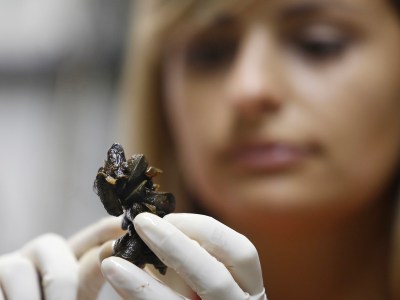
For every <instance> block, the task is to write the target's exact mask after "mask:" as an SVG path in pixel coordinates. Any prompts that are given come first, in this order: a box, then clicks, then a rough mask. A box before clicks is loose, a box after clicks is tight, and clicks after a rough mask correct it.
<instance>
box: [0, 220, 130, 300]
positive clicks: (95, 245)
mask: <svg viewBox="0 0 400 300" xmlns="http://www.w3.org/2000/svg"><path fill="white" fill-rule="evenodd" d="M124 233H125V232H124V231H123V230H122V229H121V218H115V217H106V218H103V219H101V220H100V221H98V222H96V223H94V224H92V225H90V226H88V227H86V228H84V229H83V230H81V231H79V232H77V233H76V234H74V235H73V236H72V237H70V238H69V240H68V244H69V246H70V247H71V249H72V251H73V253H74V255H75V257H76V259H77V260H78V264H79V270H78V271H77V277H78V278H79V283H78V284H77V289H78V292H77V296H76V298H73V299H74V300H75V299H77V300H95V299H97V296H98V294H99V292H100V289H101V287H102V285H103V284H104V282H105V279H104V277H103V275H102V274H101V270H100V262H99V256H100V251H101V249H102V248H103V249H108V250H109V253H108V254H104V255H107V256H110V255H111V250H112V248H111V242H110V240H114V239H116V238H118V237H120V236H121V235H123V234H124ZM103 244H104V245H103ZM102 245H103V247H101V246H102ZM0 300H1V298H0ZM46 300H47V299H46Z"/></svg>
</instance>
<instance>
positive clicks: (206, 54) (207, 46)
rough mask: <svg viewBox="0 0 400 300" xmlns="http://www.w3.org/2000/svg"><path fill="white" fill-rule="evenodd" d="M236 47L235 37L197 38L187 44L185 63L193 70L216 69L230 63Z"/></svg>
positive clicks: (208, 70) (209, 70)
mask: <svg viewBox="0 0 400 300" xmlns="http://www.w3.org/2000/svg"><path fill="white" fill-rule="evenodd" d="M237 47H238V41H237V39H236V38H235V37H231V36H224V35H216V36H212V37H205V38H198V39H196V40H195V41H193V42H192V43H190V44H189V46H188V48H187V51H186V65H187V67H188V68H189V69H192V70H194V71H202V72H211V71H218V70H221V69H223V68H225V67H227V66H229V65H230V63H231V62H232V61H233V60H234V58H235V55H236V52H237Z"/></svg>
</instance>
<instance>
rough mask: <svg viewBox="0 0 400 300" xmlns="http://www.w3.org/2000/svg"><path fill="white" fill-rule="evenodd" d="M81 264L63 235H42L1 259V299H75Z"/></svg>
mask: <svg viewBox="0 0 400 300" xmlns="http://www.w3.org/2000/svg"><path fill="white" fill-rule="evenodd" d="M77 286H78V263H77V261H76V259H75V256H74V254H73V253H72V251H71V249H70V248H69V246H68V243H67V242H66V241H65V240H64V239H63V238H62V237H60V236H58V235H55V234H46V235H43V236H40V237H38V238H36V239H34V240H32V241H31V242H29V243H28V244H27V245H25V246H24V247H23V248H22V249H20V250H18V251H15V252H13V253H10V254H6V255H3V256H1V257H0V299H1V300H3V299H13V300H26V299H29V300H40V299H42V295H43V297H44V299H46V300H55V299H57V300H74V299H76V292H77Z"/></svg>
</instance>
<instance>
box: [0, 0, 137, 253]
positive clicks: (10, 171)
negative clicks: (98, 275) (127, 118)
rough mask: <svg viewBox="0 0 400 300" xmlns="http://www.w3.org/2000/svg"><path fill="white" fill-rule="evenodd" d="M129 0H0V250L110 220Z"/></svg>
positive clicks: (9, 249) (14, 247)
mask: <svg viewBox="0 0 400 300" xmlns="http://www.w3.org/2000/svg"><path fill="white" fill-rule="evenodd" d="M129 2H130V1H128V0H113V1H108V0H86V1H82V0H39V1H27V0H13V1H2V0H0V39H1V40H0V139H1V146H0V166H1V167H0V170H1V171H0V230H1V243H0V254H3V253H5V252H9V251H12V250H15V249H16V248H18V247H21V246H22V245H23V244H25V243H26V242H27V241H28V240H30V239H31V238H33V237H35V236H37V235H39V234H42V233H45V232H56V233H59V234H62V235H65V236H69V235H70V234H72V233H74V232H75V231H77V230H79V229H80V228H82V227H83V226H85V225H87V224H90V223H92V222H93V221H95V220H97V219H99V218H101V217H104V216H107V213H106V211H105V210H104V208H103V206H102V205H101V203H100V200H99V199H98V197H97V196H96V194H95V193H94V192H93V188H92V186H93V180H94V177H95V175H96V172H97V170H98V168H99V167H100V165H102V163H103V161H104V159H105V158H106V152H107V150H108V148H109V147H110V146H111V144H112V143H113V142H114V141H118V132H117V131H118V130H117V120H118V116H117V112H118V81H119V73H120V68H121V63H122V60H123V57H124V44H125V38H126V34H127V27H128V26H127V21H128V14H129V6H130V3H129Z"/></svg>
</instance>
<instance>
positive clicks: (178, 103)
mask: <svg viewBox="0 0 400 300" xmlns="http://www.w3.org/2000/svg"><path fill="white" fill-rule="evenodd" d="M171 71H172V72H171V73H170V75H169V76H168V77H167V78H168V80H167V81H166V84H167V89H166V96H167V101H168V102H167V103H168V105H167V117H168V123H169V124H170V126H171V131H172V134H173V137H174V142H175V145H176V149H177V153H178V157H179V163H180V165H181V168H182V169H183V174H184V179H185V181H186V183H187V184H188V185H189V187H190V189H191V190H195V192H196V193H197V194H198V192H202V191H203V190H204V189H206V188H207V186H209V184H208V183H209V181H213V178H212V175H211V176H210V174H215V172H213V166H214V164H213V163H212V162H213V155H214V151H215V149H216V148H218V147H220V146H219V145H221V144H224V143H225V139H226V138H227V132H228V130H229V129H228V124H229V118H230V116H229V110H227V108H226V107H224V103H223V101H222V99H223V89H222V88H221V84H222V82H221V81H222V79H220V78H213V79H212V80H211V79H210V80H207V81H202V80H193V79H190V80H188V75H186V74H185V72H184V71H182V68H173V69H171Z"/></svg>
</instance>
